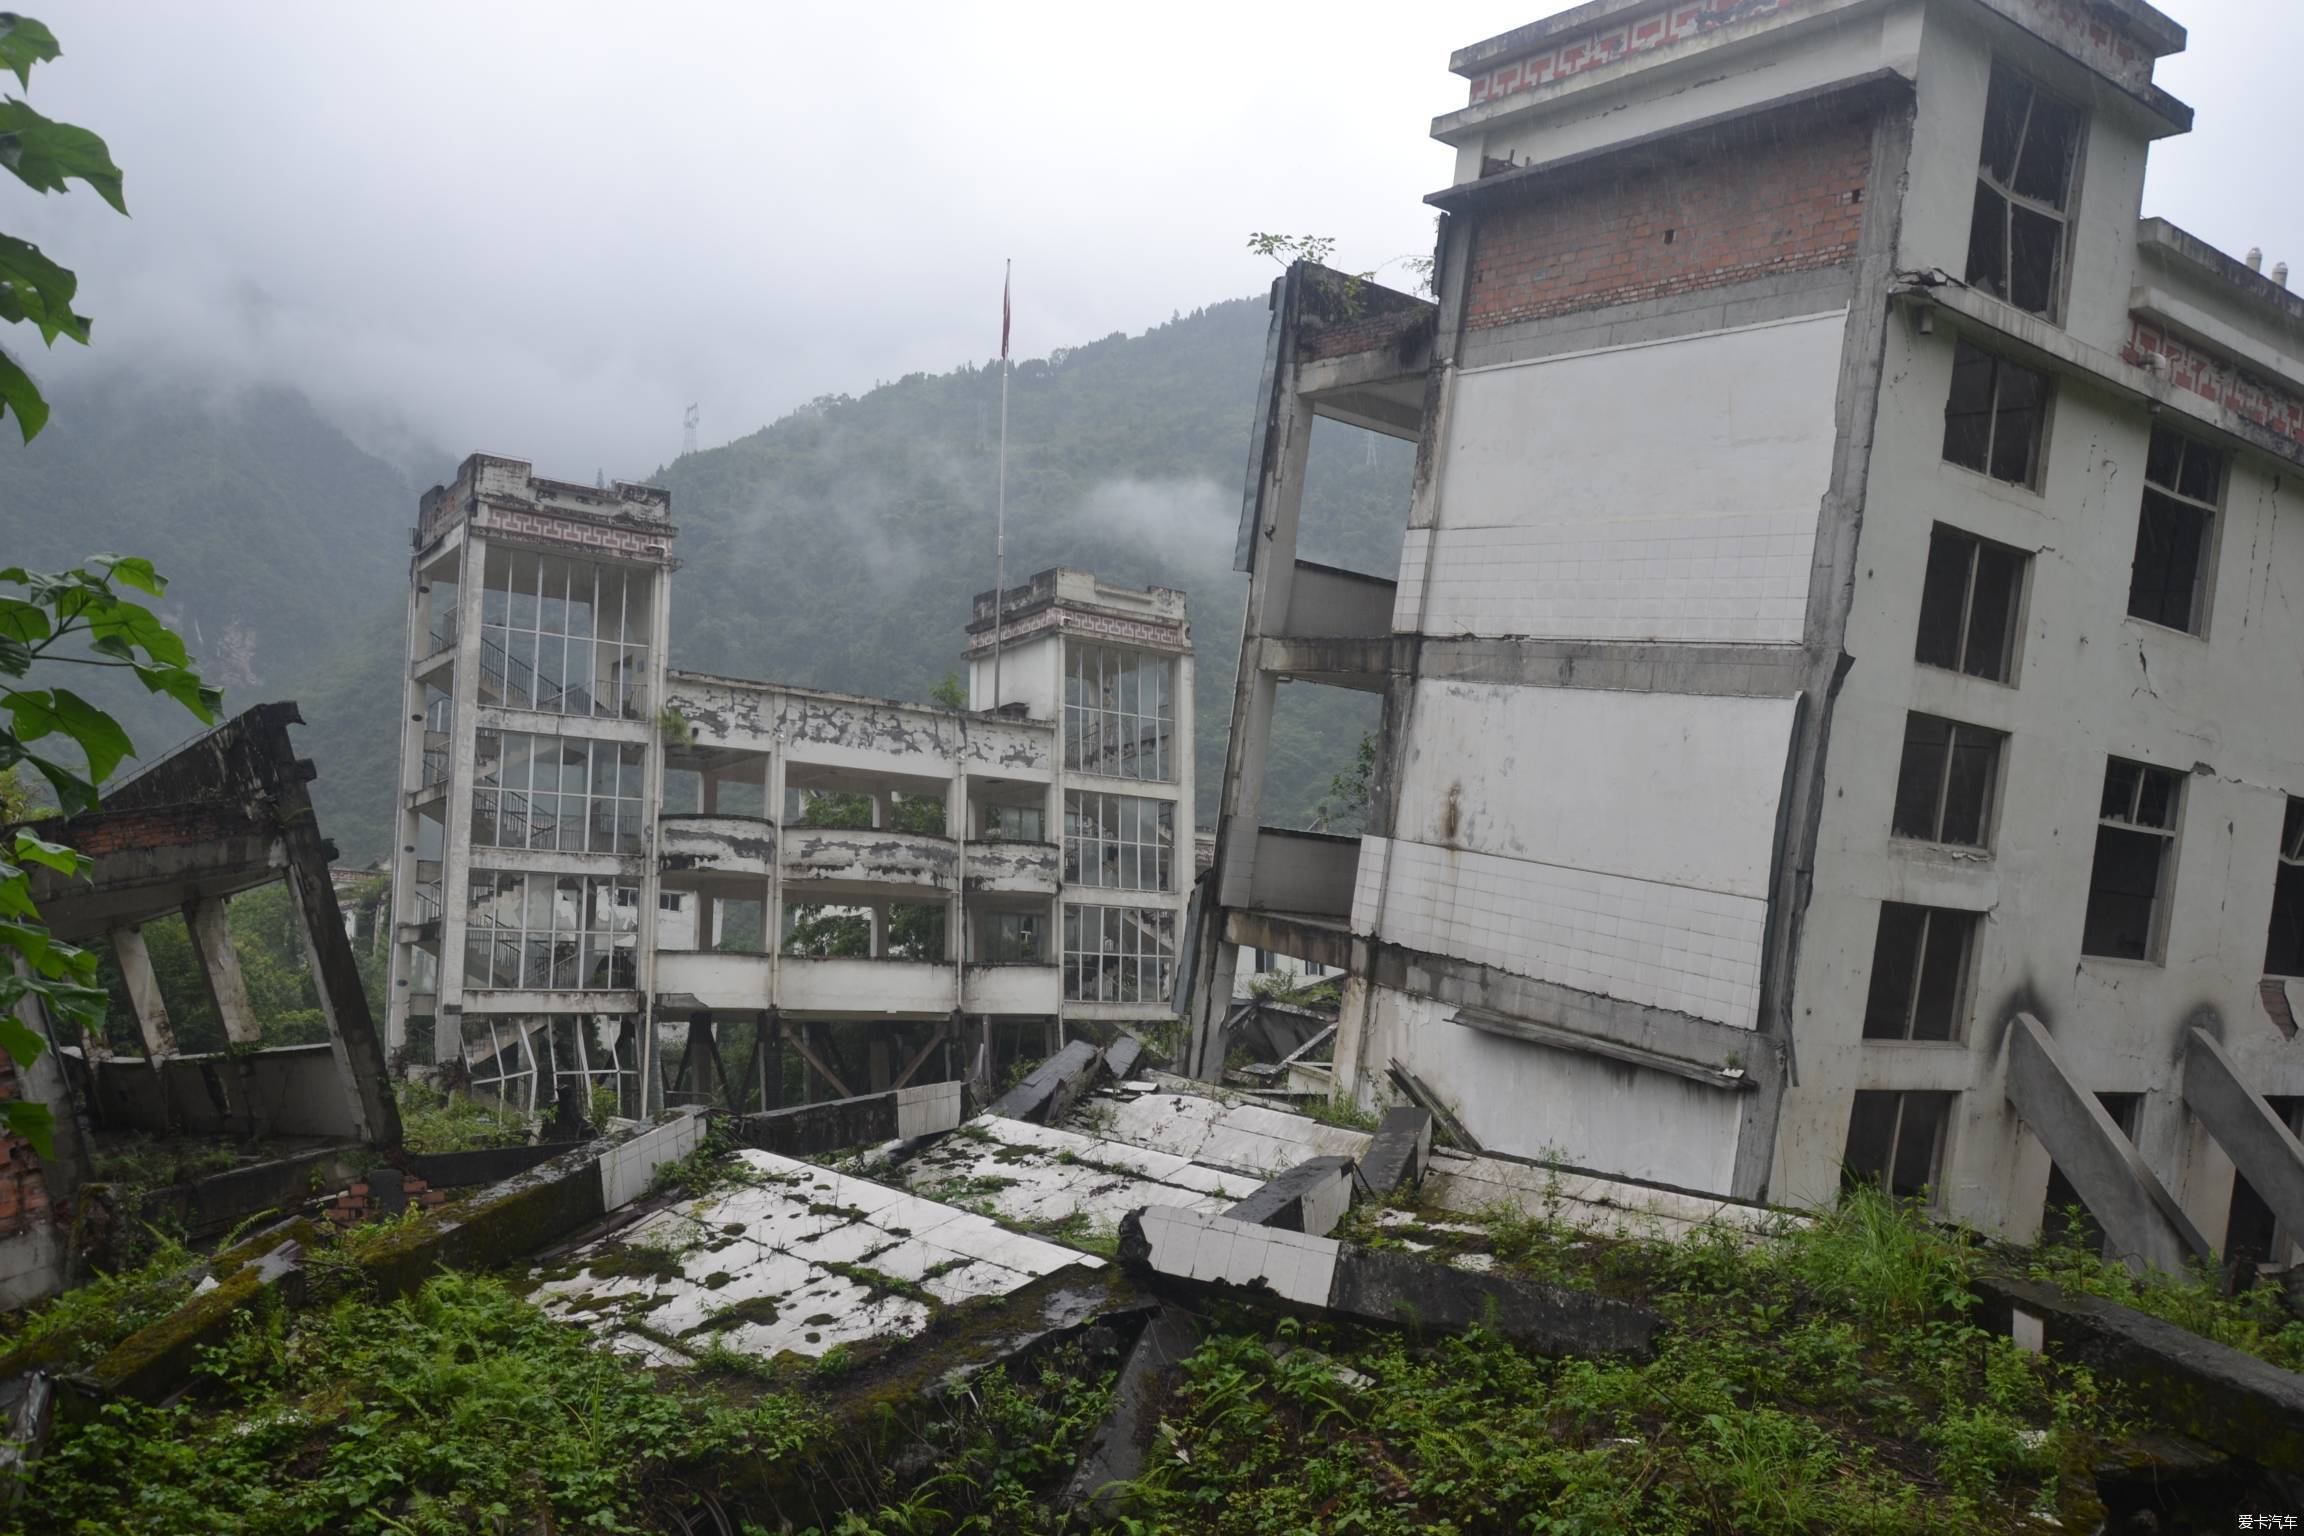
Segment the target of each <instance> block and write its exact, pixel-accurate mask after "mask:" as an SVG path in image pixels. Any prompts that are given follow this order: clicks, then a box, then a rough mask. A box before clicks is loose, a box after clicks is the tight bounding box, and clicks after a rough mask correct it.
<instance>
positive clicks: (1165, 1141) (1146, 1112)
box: [1068, 1092, 1371, 1178]
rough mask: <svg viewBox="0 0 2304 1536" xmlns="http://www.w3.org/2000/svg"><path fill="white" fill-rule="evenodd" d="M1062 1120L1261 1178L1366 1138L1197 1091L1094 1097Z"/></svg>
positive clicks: (1348, 1152)
mask: <svg viewBox="0 0 2304 1536" xmlns="http://www.w3.org/2000/svg"><path fill="white" fill-rule="evenodd" d="M1068 1123H1069V1124H1070V1125H1072V1126H1074V1127H1075V1128H1082V1129H1091V1130H1093V1131H1094V1133H1095V1134H1096V1135H1098V1136H1101V1137H1104V1138H1107V1139H1109V1140H1113V1141H1119V1142H1125V1143H1127V1144H1129V1145H1131V1146H1137V1147H1145V1148H1149V1149H1151V1150H1153V1151H1159V1152H1172V1153H1174V1154H1176V1155H1177V1156H1179V1157H1187V1158H1190V1159H1191V1160H1192V1161H1194V1162H1197V1163H1206V1164H1209V1165H1211V1166H1214V1167H1219V1168H1233V1169H1239V1170H1241V1171H1243V1172H1248V1173H1254V1174H1258V1175H1260V1176H1262V1177H1265V1178H1270V1177H1272V1176H1273V1175H1275V1174H1278V1173H1281V1172H1283V1171H1285V1170H1287V1169H1289V1168H1293V1167H1294V1166H1296V1164H1298V1163H1301V1162H1303V1161H1304V1160H1305V1159H1307V1158H1312V1157H1349V1158H1352V1159H1354V1160H1355V1161H1357V1160H1358V1159H1359V1158H1360V1156H1361V1155H1362V1154H1363V1153H1365V1152H1366V1151H1367V1150H1368V1143H1369V1141H1370V1139H1371V1138H1370V1137H1369V1135H1368V1133H1367V1132H1366V1131H1355V1130H1349V1129H1346V1128H1345V1127H1343V1126H1337V1125H1327V1124H1324V1123H1323V1122H1321V1121H1318V1120H1314V1119H1312V1118H1311V1117H1310V1116H1309V1115H1291V1114H1288V1113H1286V1112H1285V1111H1282V1110H1277V1109H1272V1108H1269V1107H1267V1106H1265V1105H1262V1104H1254V1103H1248V1102H1246V1101H1237V1100H1234V1101H1227V1100H1224V1099H1218V1098H1214V1097H1211V1096H1209V1095H1207V1094H1203V1093H1172V1092H1159V1093H1142V1094H1137V1095H1136V1096H1134V1097H1133V1098H1117V1097H1114V1098H1097V1099H1095V1100H1092V1101H1091V1102H1090V1103H1089V1104H1087V1105H1085V1106H1083V1107H1082V1108H1081V1109H1080V1110H1078V1111H1076V1112H1075V1113H1074V1115H1073V1117H1072V1120H1071V1121H1070V1122H1068Z"/></svg>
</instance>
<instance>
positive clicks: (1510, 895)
mask: <svg viewBox="0 0 2304 1536" xmlns="http://www.w3.org/2000/svg"><path fill="white" fill-rule="evenodd" d="M1793 707H1794V706H1793V701H1792V700H1789V699H1719V698H1697V697H1692V696H1688V695H1682V694H1644V693H1619V692H1609V691H1605V690H1600V689H1550V688H1509V687H1502V686H1496V685H1484V684H1465V683H1452V682H1433V681H1424V682H1420V683H1419V684H1418V685H1417V688H1416V698H1415V705H1414V708H1415V711H1416V713H1415V738H1414V739H1415V742H1416V746H1415V748H1414V749H1413V751H1412V753H1411V757H1410V761H1409V762H1408V764H1407V766H1406V768H1405V770H1404V771H1403V773H1402V776H1401V781H1400V791H1399V794H1400V798H1399V804H1398V809H1397V811H1396V814H1395V820H1394V831H1395V833H1396V834H1397V836H1396V837H1395V838H1394V839H1389V840H1388V839H1384V838H1373V837H1372V838H1366V839H1363V841H1362V844H1361V855H1360V863H1359V870H1358V879H1357V882H1356V889H1355V893H1354V900H1353V914H1352V927H1353V931H1354V932H1356V933H1375V934H1376V935H1377V936H1379V937H1381V938H1384V939H1387V940H1390V941H1392V942H1394V943H1400V944H1407V945H1411V946H1414V947H1416V948H1419V949H1426V950H1431V951H1435V952H1437V953H1440V954H1447V955H1454V956H1456V957H1457V958H1459V959H1464V960H1471V961H1476V962H1479V963H1481V964H1485V965H1492V966H1496V967H1498V968H1499V969H1502V970H1507V971H1511V972H1514V973H1515V974H1518V975H1523V976H1533V977H1537V978H1539V979H1542V980H1545V981H1553V982H1558V983H1560V984H1562V985H1565V986H1572V987H1577V988H1581V989H1583V990H1586V991H1591V992H1598V993H1602V994H1605V995H1607V996H1611V997H1619V998H1624V999H1627V1000H1629V1001H1634V1002H1641V1003H1647V1004H1650V1005H1652V1006H1655V1007H1659V1008H1671V1009H1675V1010H1678V1011H1680V1012H1684V1013H1690V1014H1693V1015H1695V1016H1696V1017H1699V1018H1705V1019H1712V1020H1716V1021H1718V1022H1720V1023H1724V1024H1733V1025H1737V1026H1739V1027H1742V1028H1747V1029H1748V1028H1751V1027H1752V1025H1753V1024H1754V1022H1755V1020H1756V1017H1757V1012H1758V1006H1759V981H1760V954H1761V937H1762V931H1763V929H1764V928H1765V926H1766V923H1767V909H1768V903H1767V884H1768V870H1769V859H1770V849H1771V847H1772V844H1773V837H1774V829H1775V824H1776V803H1777V799H1778V796H1779V794H1780V791H1781V786H1782V781H1783V774H1784V755H1785V752H1786V749H1787V747H1788V744H1789V740H1790V733H1791V726H1792V716H1793Z"/></svg>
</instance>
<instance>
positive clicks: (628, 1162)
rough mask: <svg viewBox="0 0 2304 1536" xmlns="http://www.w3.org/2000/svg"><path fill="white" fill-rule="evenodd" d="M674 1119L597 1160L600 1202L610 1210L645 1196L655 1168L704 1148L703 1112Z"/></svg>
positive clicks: (689, 1112)
mask: <svg viewBox="0 0 2304 1536" xmlns="http://www.w3.org/2000/svg"><path fill="white" fill-rule="evenodd" d="M676 1116H677V1118H675V1119H673V1120H672V1121H671V1122H669V1123H668V1124H665V1125H659V1126H657V1127H655V1128H654V1129H653V1130H647V1131H642V1132H641V1133H640V1134H639V1135H637V1136H635V1137H633V1138H632V1139H631V1140H629V1141H622V1142H618V1143H617V1144H616V1145H615V1146H613V1147H610V1148H609V1149H608V1151H607V1153H606V1155H604V1156H603V1157H602V1158H601V1159H600V1198H601V1199H602V1200H603V1201H604V1202H606V1204H607V1208H608V1209H609V1210H611V1211H613V1210H615V1209H617V1208H618V1207H620V1206H624V1205H628V1204H630V1203H631V1202H632V1201H634V1200H637V1199H639V1198H640V1197H641V1196H642V1195H644V1194H646V1193H647V1192H648V1185H649V1183H650V1182H651V1181H652V1180H653V1179H654V1178H655V1177H656V1170H657V1169H658V1168H660V1167H662V1166H663V1165H664V1164H666V1163H672V1162H678V1161H679V1160H680V1159H681V1158H683V1157H686V1156H687V1155H688V1154H689V1153H691V1152H693V1151H695V1150H696V1149H697V1148H698V1147H700V1146H702V1145H703V1144H704V1115H703V1112H702V1111H701V1110H697V1109H683V1110H679V1111H676Z"/></svg>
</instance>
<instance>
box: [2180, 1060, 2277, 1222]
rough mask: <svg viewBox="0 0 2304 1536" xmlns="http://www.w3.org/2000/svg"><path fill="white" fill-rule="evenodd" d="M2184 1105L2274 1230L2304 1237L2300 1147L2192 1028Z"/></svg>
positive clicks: (2235, 1067) (2230, 1063)
mask: <svg viewBox="0 0 2304 1536" xmlns="http://www.w3.org/2000/svg"><path fill="white" fill-rule="evenodd" d="M2184 1102H2185V1103H2186V1104H2188V1105H2190V1106H2191V1108H2192V1112H2193V1113H2194V1114H2195V1115H2198V1116H2199V1117H2200V1123H2201V1124H2202V1125H2204V1126H2206V1127H2207V1128H2208V1134H2209V1135H2211V1136H2213V1137H2215V1138H2216V1145H2218V1146H2219V1147H2222V1148H2223V1149H2224V1155H2225V1156H2227V1157H2229V1158H2231V1159H2232V1166H2233V1167H2234V1168H2235V1169H2237V1170H2238V1171H2239V1174H2240V1176H2241V1177H2242V1178H2245V1179H2246V1180H2247V1181H2248V1183H2249V1184H2250V1186H2251V1187H2253V1188H2254V1189H2255V1191H2256V1193H2257V1194H2259V1195H2261V1196H2262V1197H2263V1199H2264V1203H2265V1204H2266V1205H2268V1206H2270V1207H2271V1208H2272V1214H2273V1215H2275V1216H2277V1217H2278V1218H2279V1219H2280V1225H2281V1226H2282V1227H2284V1228H2286V1229H2287V1230H2288V1231H2289V1232H2291V1233H2296V1232H2304V1144H2300V1143H2299V1142H2298V1141H2297V1139H2296V1134H2295V1132H2293V1131H2291V1130H2289V1129H2288V1126H2287V1123H2286V1122H2285V1121H2283V1120H2282V1119H2281V1118H2280V1117H2279V1116H2278V1115H2276V1114H2274V1113H2273V1112H2272V1106H2271V1105H2269V1104H2267V1103H2265V1102H2264V1100H2263V1097H2262V1096H2261V1095H2259V1094H2258V1093H2257V1092H2256V1091H2255V1090H2254V1089H2252V1088H2250V1087H2249V1086H2248V1082H2247V1079H2245V1078H2244V1077H2242V1076H2241V1074H2240V1068H2239V1066H2238V1065H2237V1064H2236V1063H2234V1061H2233V1060H2232V1058H2231V1057H2230V1056H2229V1055H2227V1054H2226V1053H2225V1050H2224V1047H2223V1046H2221V1045H2219V1044H2217V1042H2216V1038H2215V1036H2213V1035H2211V1034H2209V1033H2208V1032H2207V1031H2206V1030H2204V1029H2199V1028H2194V1029H2193V1030H2191V1031H2190V1032H2189V1033H2188V1035H2187V1036H2186V1040H2185V1047H2184Z"/></svg>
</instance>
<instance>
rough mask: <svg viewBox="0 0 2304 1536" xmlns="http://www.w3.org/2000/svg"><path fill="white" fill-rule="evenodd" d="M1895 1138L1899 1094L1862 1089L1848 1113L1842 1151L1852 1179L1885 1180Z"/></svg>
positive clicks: (1846, 1173)
mask: <svg viewBox="0 0 2304 1536" xmlns="http://www.w3.org/2000/svg"><path fill="white" fill-rule="evenodd" d="M1895 1139H1896V1095H1895V1094H1893V1093H1879V1092H1873V1091H1860V1092H1859V1093H1858V1094H1857V1095H1856V1100H1855V1103H1854V1105H1853V1106H1852V1107H1851V1109H1850V1110H1849V1114H1848V1144H1847V1147H1846V1148H1845V1150H1844V1151H1843V1152H1842V1153H1841V1159H1840V1160H1841V1166H1842V1170H1843V1177H1844V1178H1845V1179H1847V1180H1848V1181H1849V1182H1859V1181H1869V1182H1871V1183H1875V1184H1882V1183H1885V1182H1886V1180H1887V1176H1888V1154H1889V1149H1890V1148H1891V1147H1893V1146H1894V1145H1895Z"/></svg>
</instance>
